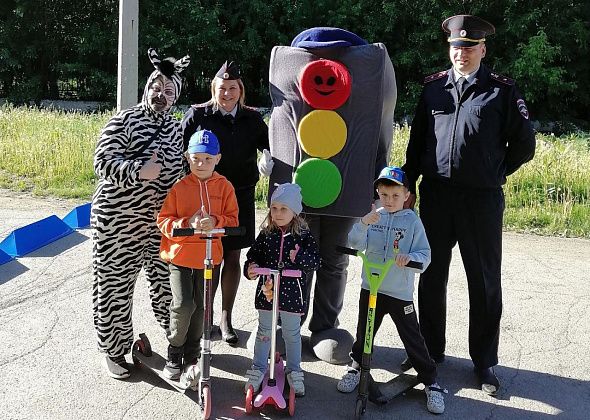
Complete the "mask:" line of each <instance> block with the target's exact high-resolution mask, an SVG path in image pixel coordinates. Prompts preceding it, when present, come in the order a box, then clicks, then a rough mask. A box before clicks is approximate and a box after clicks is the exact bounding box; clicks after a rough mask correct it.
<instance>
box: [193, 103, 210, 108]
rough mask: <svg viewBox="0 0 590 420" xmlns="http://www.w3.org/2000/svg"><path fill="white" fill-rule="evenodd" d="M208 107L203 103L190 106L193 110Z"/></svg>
mask: <svg viewBox="0 0 590 420" xmlns="http://www.w3.org/2000/svg"><path fill="white" fill-rule="evenodd" d="M207 105H209V102H203V103H202V104H192V105H191V106H192V107H193V108H195V109H197V108H206V107H207Z"/></svg>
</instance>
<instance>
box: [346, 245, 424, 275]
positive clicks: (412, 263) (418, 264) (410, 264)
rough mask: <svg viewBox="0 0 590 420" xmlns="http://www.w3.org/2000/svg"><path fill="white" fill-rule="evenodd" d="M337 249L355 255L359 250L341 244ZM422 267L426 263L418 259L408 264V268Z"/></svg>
mask: <svg viewBox="0 0 590 420" xmlns="http://www.w3.org/2000/svg"><path fill="white" fill-rule="evenodd" d="M336 251H338V252H340V253H342V254H348V255H354V256H357V255H358V252H359V251H357V250H356V249H352V248H347V247H345V246H340V245H336ZM422 267H424V264H422V263H421V262H418V261H409V262H408V263H407V264H406V268H413V269H416V270H422Z"/></svg>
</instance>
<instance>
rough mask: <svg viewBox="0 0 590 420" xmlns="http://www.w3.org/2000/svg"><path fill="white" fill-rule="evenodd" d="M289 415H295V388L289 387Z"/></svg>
mask: <svg viewBox="0 0 590 420" xmlns="http://www.w3.org/2000/svg"><path fill="white" fill-rule="evenodd" d="M289 415H290V416H291V417H293V416H294V415H295V390H294V389H293V388H289Z"/></svg>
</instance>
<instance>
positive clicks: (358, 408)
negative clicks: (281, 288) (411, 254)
mask: <svg viewBox="0 0 590 420" xmlns="http://www.w3.org/2000/svg"><path fill="white" fill-rule="evenodd" d="M336 250H337V251H338V252H341V253H343V254H348V255H354V256H356V257H361V259H362V260H363V270H365V274H366V276H367V281H368V283H369V306H368V311H367V328H366V330H365V343H364V347H363V358H362V361H361V380H360V383H359V390H358V396H357V397H356V403H355V410H354V418H355V419H360V418H361V416H362V415H363V414H364V413H365V411H366V410H367V399H368V398H369V385H370V382H371V381H372V379H371V355H372V353H373V332H374V326H375V309H376V307H377V292H378V291H379V287H380V286H381V283H382V282H383V279H384V278H385V277H386V276H387V273H388V272H389V269H390V268H391V266H392V265H394V264H395V260H394V259H389V260H387V261H386V262H385V263H382V264H378V263H374V262H371V261H369V260H368V259H367V256H366V255H365V253H364V252H362V251H358V250H356V249H352V248H347V247H343V246H337V247H336ZM406 267H407V268H415V269H418V270H421V269H422V263H420V262H416V261H410V262H408V263H407V264H406Z"/></svg>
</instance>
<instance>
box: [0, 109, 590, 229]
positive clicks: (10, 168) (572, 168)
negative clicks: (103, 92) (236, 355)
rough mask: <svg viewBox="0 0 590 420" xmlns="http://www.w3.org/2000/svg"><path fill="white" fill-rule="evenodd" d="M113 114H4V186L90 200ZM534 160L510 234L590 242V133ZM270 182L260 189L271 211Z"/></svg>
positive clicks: (515, 188) (402, 141) (512, 180)
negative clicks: (96, 159) (95, 162)
mask: <svg viewBox="0 0 590 420" xmlns="http://www.w3.org/2000/svg"><path fill="white" fill-rule="evenodd" d="M112 113H113V112H112V111H111V112H106V113H102V114H93V115H87V114H80V113H64V112H59V111H39V110H35V109H28V108H13V107H2V108H0V187H3V188H9V189H13V190H19V191H30V192H33V193H34V194H37V195H55V196H60V197H77V198H86V199H88V198H90V197H91V195H92V193H93V191H94V185H95V181H96V178H95V176H94V172H93V168H92V159H93V154H94V146H95V144H96V141H97V139H98V136H99V134H100V130H101V128H102V127H103V126H104V124H105V123H106V121H107V120H108V118H109V117H110V115H112ZM408 137H409V127H407V126H401V127H399V126H398V127H397V129H396V130H395V133H394V140H393V147H392V152H391V158H390V162H391V163H392V164H394V165H401V164H403V162H404V155H405V149H406V145H407V142H408ZM537 143H538V144H537V151H536V155H535V158H534V159H533V160H532V161H531V162H529V163H528V164H526V165H524V166H523V167H522V168H521V169H520V170H519V171H518V172H517V173H516V174H514V175H512V176H511V177H509V179H508V182H507V184H506V185H505V188H504V190H505V193H506V213H505V218H504V225H505V227H506V228H507V229H509V230H515V231H523V232H533V233H538V234H544V235H559V236H568V237H585V238H590V201H589V196H590V134H588V133H580V134H578V135H569V136H565V137H559V138H556V137H554V136H546V135H538V136H537ZM267 191H268V179H266V178H265V179H263V180H262V181H261V182H259V183H258V185H257V187H256V199H257V202H258V206H259V207H265V206H266V192H267Z"/></svg>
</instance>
